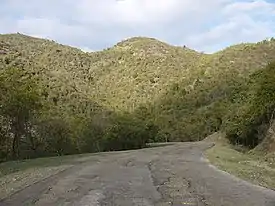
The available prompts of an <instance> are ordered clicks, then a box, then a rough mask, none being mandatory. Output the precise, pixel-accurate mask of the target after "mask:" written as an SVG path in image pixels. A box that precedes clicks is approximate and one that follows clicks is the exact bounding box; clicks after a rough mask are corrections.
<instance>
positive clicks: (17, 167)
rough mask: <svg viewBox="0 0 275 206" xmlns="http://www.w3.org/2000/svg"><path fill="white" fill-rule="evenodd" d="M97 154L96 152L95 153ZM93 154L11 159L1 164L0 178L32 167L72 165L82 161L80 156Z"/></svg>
mask: <svg viewBox="0 0 275 206" xmlns="http://www.w3.org/2000/svg"><path fill="white" fill-rule="evenodd" d="M93 155H95V154H93ZM89 156H91V154H80V155H66V156H58V157H45V158H36V159H28V160H19V161H9V162H4V163H1V164H0V178H1V177H3V176H5V175H10V174H12V173H16V172H20V171H24V170H28V169H30V168H41V167H57V166H62V165H72V164H76V163H77V162H80V160H81V159H80V160H79V158H82V157H89Z"/></svg>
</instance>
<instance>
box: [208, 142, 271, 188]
mask: <svg viewBox="0 0 275 206" xmlns="http://www.w3.org/2000/svg"><path fill="white" fill-rule="evenodd" d="M206 155H207V158H208V159H209V161H210V162H211V163H212V164H213V165H215V166H217V167H218V168H219V169H221V170H224V171H226V172H228V173H230V174H232V175H234V176H236V177H239V178H241V179H244V180H246V181H249V182H251V183H253V184H256V185H260V186H263V187H267V188H271V189H275V161H274V159H273V158H271V155H269V156H264V155H262V154H252V153H242V152H238V151H237V150H235V149H234V148H233V147H232V146H231V145H229V144H223V143H217V144H216V145H215V146H214V147H213V148H211V149H210V150H208V151H207V153H206Z"/></svg>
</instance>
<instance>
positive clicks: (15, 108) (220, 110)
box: [0, 34, 275, 161]
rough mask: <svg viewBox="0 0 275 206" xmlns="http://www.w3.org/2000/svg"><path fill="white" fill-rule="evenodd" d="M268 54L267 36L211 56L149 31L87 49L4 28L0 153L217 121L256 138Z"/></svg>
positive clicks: (181, 130)
mask: <svg viewBox="0 0 275 206" xmlns="http://www.w3.org/2000/svg"><path fill="white" fill-rule="evenodd" d="M274 54H275V41H274V40H273V39H271V40H265V41H262V42H259V43H257V44H240V45H236V46H232V47H229V48H227V49H225V50H223V51H220V52H218V53H215V54H212V55H207V54H201V53H198V52H196V51H193V50H190V49H188V48H186V47H174V46H170V45H168V44H165V43H163V42H159V41H157V40H155V39H152V38H141V37H136V38H131V39H128V40H125V41H123V42H120V43H118V44H117V45H115V46H114V47H112V48H108V49H106V50H104V51H101V52H93V53H85V52H82V51H81V50H78V49H75V48H71V47H68V46H63V45H60V44H57V43H55V42H53V41H49V40H44V39H37V38H32V37H28V36H24V35H21V34H11V35H1V36H0V93H1V99H0V138H1V139H0V160H1V161H3V160H7V159H11V158H31V157H37V156H51V155H64V154H73V153H83V152H98V151H109V150H121V149H130V148H141V147H144V146H145V144H146V143H147V142H152V141H175V140H177V141H187V140H188V141H194V140H201V139H203V138H204V137H205V136H207V135H209V134H211V133H213V132H215V131H218V130H224V131H226V133H227V134H228V138H229V139H230V140H231V141H232V143H238V144H239V143H241V144H244V145H246V146H249V147H254V146H256V145H257V144H258V143H259V142H260V141H261V140H262V138H263V135H260V134H264V132H265V131H266V129H267V126H268V122H269V121H270V119H272V118H273V110H274V104H273V102H274V97H273V96H272V95H270V94H271V93H272V91H273V87H272V86H273V82H274V81H273V79H275V78H274V75H273V73H274V69H273V68H274V66H273V64H270V65H268V63H269V62H272V61H274V60H275V55H274ZM264 67H266V68H265V69H263V68H264ZM272 72H273V73H272ZM262 91H264V92H262Z"/></svg>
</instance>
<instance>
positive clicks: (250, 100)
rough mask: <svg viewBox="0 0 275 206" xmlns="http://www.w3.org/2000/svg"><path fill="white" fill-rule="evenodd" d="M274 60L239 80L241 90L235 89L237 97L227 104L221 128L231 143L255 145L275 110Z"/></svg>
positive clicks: (259, 140) (265, 129) (262, 135)
mask: <svg viewBox="0 0 275 206" xmlns="http://www.w3.org/2000/svg"><path fill="white" fill-rule="evenodd" d="M274 82H275V63H270V64H269V65H268V66H267V67H266V68H264V69H262V70H260V71H257V72H255V73H254V74H252V75H251V76H250V79H249V80H248V81H246V82H243V84H246V85H248V87H246V89H247V90H246V91H245V92H239V93H238V94H237V95H236V96H235V98H236V99H238V98H239V99H240V100H237V101H236V102H235V104H233V105H231V111H230V113H229V114H228V116H227V121H226V123H225V124H224V127H223V129H224V131H225V132H226V133H227V137H228V138H229V139H230V140H231V142H233V143H238V144H244V145H246V146H249V147H252V148H253V147H255V146H256V145H257V144H259V143H260V142H261V141H262V140H263V138H264V136H265V133H266V131H267V129H268V127H269V126H270V122H271V121H272V120H273V118H274V111H275V84H274Z"/></svg>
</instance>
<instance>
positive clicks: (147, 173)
mask: <svg viewBox="0 0 275 206" xmlns="http://www.w3.org/2000/svg"><path fill="white" fill-rule="evenodd" d="M211 145H212V144H211V143H206V142H196V143H175V144H173V145H169V146H163V147H154V148H146V149H141V150H132V151H123V152H108V153H101V154H95V155H91V156H89V157H85V159H82V160H81V163H80V164H76V165H74V166H73V167H71V168H69V169H67V170H65V171H62V172H60V173H58V174H56V175H53V176H51V177H49V178H46V179H44V180H42V181H40V182H38V183H35V184H33V185H31V186H29V187H27V188H25V189H23V190H21V191H19V192H17V193H15V194H13V195H12V196H11V197H9V198H6V199H4V200H3V201H2V202H0V205H1V206H2V205H3V206H6V205H7V206H9V205H14V206H18V205H38V206H44V205H66V206H73V205H77V206H129V205H133V206H153V205H155V206H170V205H173V206H180V205H191V206H192V205H193V206H238V205H240V206H274V205H275V192H274V191H272V190H268V189H265V188H261V187H259V186H254V185H252V184H250V183H247V182H245V181H243V180H240V179H238V178H235V177H233V176H230V175H229V174H227V173H225V172H222V171H219V170H217V169H216V168H215V167H213V166H211V165H209V163H208V161H206V160H205V159H204V157H203V152H204V151H205V150H206V149H208V148H210V147H211Z"/></svg>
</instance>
